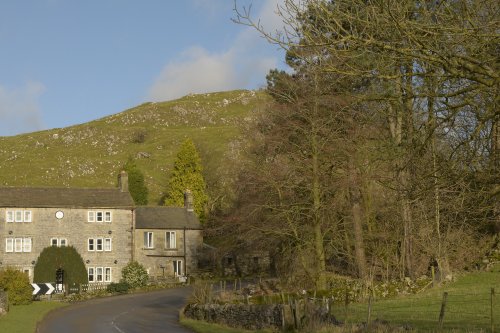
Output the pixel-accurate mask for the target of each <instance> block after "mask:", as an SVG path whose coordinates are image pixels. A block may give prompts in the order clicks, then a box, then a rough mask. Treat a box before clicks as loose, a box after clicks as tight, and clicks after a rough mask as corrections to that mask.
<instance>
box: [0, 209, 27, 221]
mask: <svg viewBox="0 0 500 333" xmlns="http://www.w3.org/2000/svg"><path fill="white" fill-rule="evenodd" d="M31 217H32V214H31V210H8V211H6V213H5V221H6V222H9V223H11V222H31V220H32V218H31Z"/></svg>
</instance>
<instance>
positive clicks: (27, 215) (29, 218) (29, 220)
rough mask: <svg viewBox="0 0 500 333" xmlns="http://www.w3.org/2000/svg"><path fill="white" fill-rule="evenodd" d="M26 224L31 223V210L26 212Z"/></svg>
mask: <svg viewBox="0 0 500 333" xmlns="http://www.w3.org/2000/svg"><path fill="white" fill-rule="evenodd" d="M24 222H31V210H25V211H24Z"/></svg>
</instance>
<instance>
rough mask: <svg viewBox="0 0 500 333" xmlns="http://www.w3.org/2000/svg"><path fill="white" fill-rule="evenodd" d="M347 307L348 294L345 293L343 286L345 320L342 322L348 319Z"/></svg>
mask: <svg viewBox="0 0 500 333" xmlns="http://www.w3.org/2000/svg"><path fill="white" fill-rule="evenodd" d="M348 305H349V292H348V291H347V284H346V286H345V299H344V310H345V316H344V317H345V318H344V321H345V322H347V318H348V316H347V315H348V311H347V306H348Z"/></svg>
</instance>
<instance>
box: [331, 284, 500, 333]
mask: <svg viewBox="0 0 500 333" xmlns="http://www.w3.org/2000/svg"><path fill="white" fill-rule="evenodd" d="M497 298H498V297H497V296H496V295H495V289H494V288H491V289H490V290H489V292H488V291H484V292H471V293H453V292H444V293H443V294H441V295H438V294H436V296H435V297H430V296H426V297H418V296H417V297H405V298H399V299H391V300H383V299H381V300H377V299H375V298H372V297H369V298H368V300H367V301H366V302H364V303H352V304H349V302H348V301H345V302H343V304H339V303H332V305H331V307H330V309H329V311H330V312H331V313H332V314H333V315H334V316H335V317H336V318H338V319H339V320H341V321H342V322H344V323H360V322H362V323H365V324H366V325H368V326H369V325H370V324H372V323H374V322H377V323H380V322H383V323H390V324H391V326H401V327H405V328H406V329H416V330H418V331H419V332H421V331H432V332H436V331H437V332H439V331H460V332H495V329H496V330H497V332H500V305H499V304H497V303H498V300H497Z"/></svg>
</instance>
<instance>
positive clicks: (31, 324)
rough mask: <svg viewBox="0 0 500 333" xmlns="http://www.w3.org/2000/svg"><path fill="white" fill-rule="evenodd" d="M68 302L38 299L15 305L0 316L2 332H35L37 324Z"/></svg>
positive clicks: (0, 330) (0, 329)
mask: <svg viewBox="0 0 500 333" xmlns="http://www.w3.org/2000/svg"><path fill="white" fill-rule="evenodd" d="M66 305H68V304H67V303H61V302H44V301H37V302H33V303H31V304H29V305H13V306H11V307H10V309H9V312H8V313H7V314H6V315H4V316H2V317H0V332H9V333H29V332H35V329H36V324H37V323H38V322H39V321H40V320H42V318H43V317H44V316H45V315H46V314H47V313H49V312H50V311H52V310H54V309H57V308H60V307H63V306H66Z"/></svg>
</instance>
